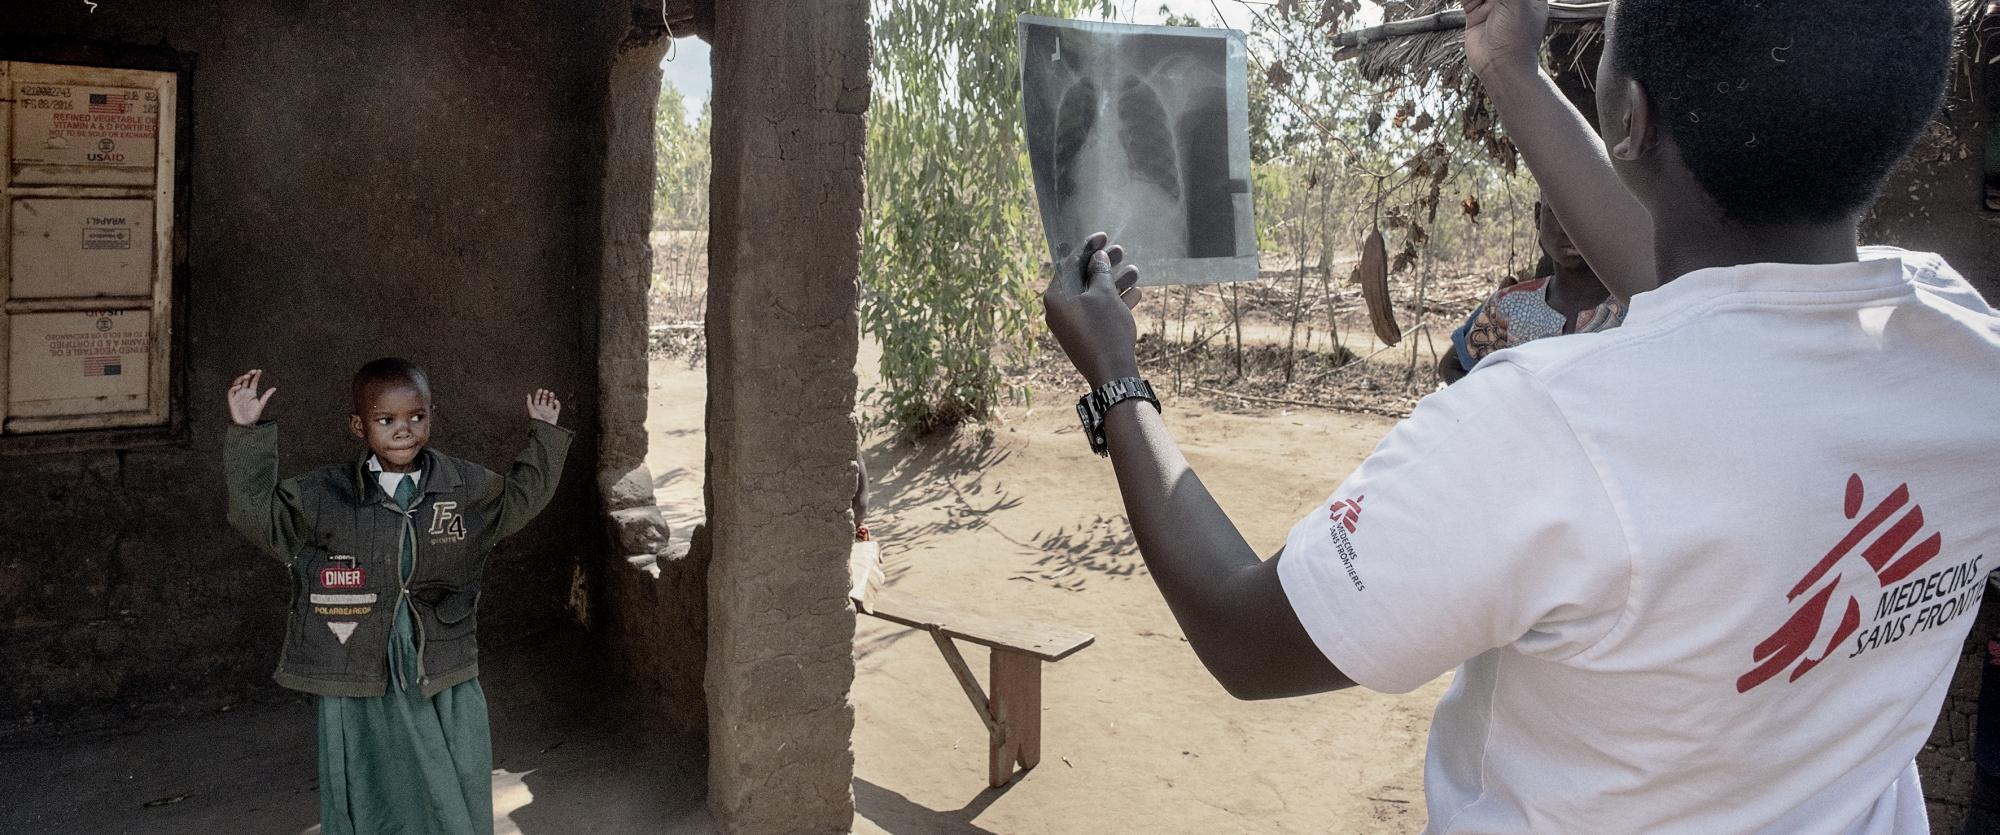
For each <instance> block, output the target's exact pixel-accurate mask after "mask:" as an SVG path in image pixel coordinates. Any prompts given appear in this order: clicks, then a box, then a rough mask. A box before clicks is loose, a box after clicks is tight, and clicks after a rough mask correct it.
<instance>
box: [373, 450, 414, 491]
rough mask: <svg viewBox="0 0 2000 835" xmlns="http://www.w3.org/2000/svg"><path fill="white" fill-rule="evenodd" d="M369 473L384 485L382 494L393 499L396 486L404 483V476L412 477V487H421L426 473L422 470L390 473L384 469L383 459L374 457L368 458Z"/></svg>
mask: <svg viewBox="0 0 2000 835" xmlns="http://www.w3.org/2000/svg"><path fill="white" fill-rule="evenodd" d="M368 471H369V472H371V473H374V474H375V480H376V482H377V483H379V484H381V485H382V492H383V493H385V494H387V495H388V496H389V498H392V499H393V498H395V497H396V485H398V484H401V483H403V476H409V477H410V484H411V485H412V486H421V485H422V484H423V480H422V476H423V474H424V473H423V471H422V470H417V471H414V472H407V473H392V472H388V471H386V470H383V469H382V461H381V459H379V458H376V457H375V456H373V455H370V456H368Z"/></svg>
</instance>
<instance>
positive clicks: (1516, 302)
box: [1451, 277, 1625, 371]
mask: <svg viewBox="0 0 2000 835" xmlns="http://www.w3.org/2000/svg"><path fill="white" fill-rule="evenodd" d="M1551 281H1553V279H1550V278H1547V277H1543V278H1535V279H1530V280H1528V281H1523V282H1520V283H1518V284H1513V285H1509V286H1507V287H1502V288H1500V289H1499V290H1496V291H1494V293H1493V297H1492V298H1490V299H1487V300H1486V301H1485V302H1484V303H1483V304H1481V305H1479V308H1478V309H1476V310H1474V311H1472V315H1471V316H1469V317H1467V318H1466V320H1465V324H1463V325H1460V326H1459V328H1458V330H1456V331H1453V332H1452V335H1451V344H1452V349H1453V350H1455V351H1457V352H1458V361H1459V364H1460V365H1463V366H1465V369H1466V370H1467V371H1470V370H1472V368H1473V367H1474V366H1477V365H1478V364H1479V361H1480V360H1483V359H1485V358H1486V357H1487V356H1488V355H1489V354H1492V353H1494V352H1496V351H1500V350H1504V349H1507V348H1514V347H1517V346H1521V345H1526V344H1528V343H1530V342H1533V341H1535V340H1537V339H1544V338H1547V337H1551V336H1561V335H1563V334H1564V333H1596V332H1598V331H1606V330H1610V329H1612V328H1615V327H1618V323H1619V322H1622V321H1624V320H1625V305H1624V303H1622V302H1620V301H1618V299H1617V298H1616V297H1611V298H1606V299H1605V300H1604V303H1603V304H1600V305H1598V306H1597V307H1595V308H1592V309H1590V310H1586V311H1584V312H1582V313H1580V314H1578V315H1577V317H1576V330H1574V331H1567V330H1565V329H1564V326H1565V325H1567V324H1568V322H1567V320H1566V319H1565V318H1564V317H1563V315H1562V313H1561V312H1559V311H1557V310H1556V309H1555V308H1553V307H1550V306H1549V284H1550V283H1551Z"/></svg>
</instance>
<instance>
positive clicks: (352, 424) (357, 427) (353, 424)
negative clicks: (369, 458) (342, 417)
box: [347, 415, 368, 438]
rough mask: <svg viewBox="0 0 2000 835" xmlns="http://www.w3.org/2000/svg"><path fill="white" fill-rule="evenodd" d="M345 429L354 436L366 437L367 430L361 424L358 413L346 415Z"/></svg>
mask: <svg viewBox="0 0 2000 835" xmlns="http://www.w3.org/2000/svg"><path fill="white" fill-rule="evenodd" d="M347 431H349V432H352V433H354V437H356V438H367V437H368V430H367V429H366V428H365V427H363V426H362V425H361V416H360V415H348V416H347Z"/></svg>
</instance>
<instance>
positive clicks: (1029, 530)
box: [648, 351, 1445, 835]
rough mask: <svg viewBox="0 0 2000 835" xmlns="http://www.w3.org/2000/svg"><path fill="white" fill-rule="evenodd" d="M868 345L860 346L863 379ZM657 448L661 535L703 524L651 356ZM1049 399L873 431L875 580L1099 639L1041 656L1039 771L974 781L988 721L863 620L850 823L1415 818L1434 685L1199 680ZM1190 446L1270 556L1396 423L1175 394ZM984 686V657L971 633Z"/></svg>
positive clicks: (687, 415) (1119, 519) (928, 666)
mask: <svg viewBox="0 0 2000 835" xmlns="http://www.w3.org/2000/svg"><path fill="white" fill-rule="evenodd" d="M873 367H874V360H873V356H872V352H868V351H864V356H863V357H862V362H861V364H860V368H861V370H862V372H863V386H864V387H866V386H868V385H870V384H872V378H873V373H872V372H873ZM653 381H654V392H653V410H652V412H651V415H650V418H649V421H648V422H649V424H651V429H652V430H653V433H654V434H653V437H654V439H655V441H654V446H653V452H652V456H651V459H652V460H651V461H650V463H651V464H652V465H653V467H654V472H655V474H656V475H659V476H660V477H661V481H662V487H661V490H660V499H661V502H662V504H663V505H664V506H665V509H666V510H667V513H668V516H669V518H670V519H671V520H673V522H674V523H675V528H676V534H677V535H681V536H685V535H686V529H687V528H688V527H691V524H690V523H692V522H693V521H695V519H696V518H697V517H698V515H699V500H700V479H699V477H698V473H697V472H696V471H697V470H698V469H699V467H700V461H701V452H700V450H701V439H700V436H699V432H698V431H690V427H695V428H698V427H699V426H700V422H699V421H700V414H701V412H700V398H701V392H702V384H701V376H700V371H699V370H698V369H690V368H688V366H687V363H686V362H684V361H681V360H661V361H656V362H655V363H654V365H653ZM1062 394H1063V393H1062V392H1053V391H1049V392H1037V397H1038V398H1040V399H1042V400H1043V401H1044V402H1045V403H1046V405H1045V406H1044V407H1043V408H1041V409H1039V410H1036V411H1034V412H1033V413H1023V412H1022V411H1020V410H1011V411H1008V412H1006V413H1005V414H1004V415H1003V417H1004V418H1005V420H1004V422H1001V423H996V424H994V425H992V426H991V427H990V428H991V429H992V433H991V439H990V441H982V440H981V438H980V437H979V434H980V433H979V432H977V431H973V432H969V433H964V434H963V435H962V436H960V437H958V438H956V439H952V440H949V441H944V442H935V443H931V444H928V445H922V446H916V445H905V444H896V443H892V442H891V441H890V440H888V439H886V438H883V437H875V438H871V439H870V442H869V444H868V448H867V451H866V455H867V461H868V469H869V472H870V474H871V475H872V477H873V479H874V485H873V489H872V491H871V501H872V504H873V507H874V510H873V513H872V518H871V520H870V522H871V527H872V528H873V530H874V531H875V533H876V537H877V538H878V539H879V540H880V541H881V542H882V546H883V552H884V569H885V572H886V574H887V575H888V578H889V584H890V587H891V588H895V589H897V590H899V591H903V592H907V593H910V594H916V595H921V596H924V597H928V598H931V599H934V600H938V601H942V602H946V603H951V604H955V605H960V606H963V607H964V608H965V609H966V610H968V611H976V612H983V613H991V614H995V615H1009V616H1015V617H1022V618H1028V619H1031V620H1038V621H1044V622H1048V623H1055V624H1062V625H1066V626H1071V627H1075V628H1078V629H1082V630H1085V631H1088V632H1091V633H1093V634H1095V635H1096V636H1097V642H1096V644H1095V645H1093V646H1091V647H1089V648H1087V649H1085V650H1083V651H1082V652H1080V653H1078V654H1076V655H1074V656H1071V657H1070V658H1068V659H1065V660H1063V661H1061V662H1059V663H1056V664H1054V665H1050V666H1048V667H1047V668H1046V669H1045V672H1044V681H1043V687H1044V690H1043V728H1042V733H1043V750H1042V764H1041V766H1040V767H1039V768H1037V769H1035V770H1034V771H1032V772H1030V773H1028V774H1026V775H1024V776H1023V777H1021V778H1019V779H1017V780H1016V782H1015V783H1013V784H1012V785H1010V786H1008V787H1006V788H1004V789H1002V790H998V791H990V790H987V788H986V751H985V748H986V736H985V730H984V728H983V727H982V726H981V725H980V723H979V720H978V718H977V717H976V716H975V714H974V713H973V712H972V708H971V706H970V705H969V704H967V703H966V698H965V695H964V694H963V692H962V691H960V689H959V687H958V685H957V683H956V682H955V680H954V679H953V677H952V674H951V671H950V669H949V668H948V667H947V666H946V665H945V662H944V660H943V658H942V657H941V656H940V655H939V653H938V650H937V648H936V647H935V646H933V645H932V643H931V641H930V640H929V639H928V638H926V637H925V636H924V635H923V634H921V633H918V632H915V631H912V630H908V629H904V628H901V627H898V626H895V625H894V624H890V623H887V622H884V621H880V620H876V619H873V618H863V619H862V622H861V628H860V632H859V635H858V640H857V643H856V647H855V654H856V658H857V661H858V670H857V673H856V678H855V684H854V704H855V710H856V729H855V736H854V748H855V758H856V770H855V774H856V776H855V782H854V793H855V802H856V805H857V807H858V812H859V814H858V816H857V820H856V821H855V831H856V832H864V833H881V832H887V833H897V834H898V835H902V834H903V833H987V832H992V833H1023V834H1024V835H1025V834H1026V833H1074V832H1149V833H1151V832H1158V833H1169V832H1190V833H1195V832H1199V833H1210V832H1352V833H1367V832H1414V831H1416V830H1419V829H1421V828H1422V827H1423V824H1424V811H1423V748H1424V739H1425V734H1426V733H1427V730H1428V727H1429V724H1430V711H1431V707H1432V705H1433V704H1434V703H1435V702H1436V700H1437V697H1438V695H1439V694H1440V693H1441V692H1442V689H1443V685H1444V683H1445V682H1444V681H1439V682H1435V683H1433V684H1431V685H1429V686H1426V687H1424V688H1423V689H1421V690H1419V691H1417V692H1416V693H1412V694H1409V695H1406V696H1399V697H1388V696H1380V695H1375V694H1370V693H1364V692H1348V693H1336V694H1330V695H1326V696H1319V697H1314V698H1307V699H1296V700H1291V701H1283V702H1267V703H1245V702H1237V701H1235V700H1233V699H1231V698H1230V697H1229V696H1228V695H1227V694H1225V693H1224V692H1223V691H1222V688H1221V687H1220V686H1219V685H1216V684H1215V683H1214V682H1213V681H1212V680H1210V679H1209V678H1208V677H1207V674H1206V673H1205V672H1204V671H1203V670H1202V668H1201V665H1200V663H1199V662H1198V661H1196V659H1195V657H1194V654H1193V653H1192V652H1191V651H1190V650H1189V649H1188V648H1187V644H1186V643H1185V641H1184V639H1183V638H1182V637H1181V633H1180V630H1179V628H1178V627H1177V626H1176V625H1175V624H1174V621H1173V618H1172V616H1171V615H1170V614H1169V613H1168V611H1167V608H1166V605H1165V603H1164V602H1162V601H1161V600H1160V598H1159V595H1158V593H1157V592H1156V591H1155V590H1154V587H1153V584H1152V582H1151V580H1150V579H1149V578H1148V577H1147V575H1146V569H1145V566H1144V565H1143V563H1142V562H1141V561H1140V558H1139V554H1138V551H1137V549H1136V548H1135V547H1134V546H1133V543H1132V538H1131V534H1130V529H1129V528H1128V527H1126V525H1125V523H1124V521H1123V514H1124V511H1123V508H1122V506H1121V505H1120V503H1119V499H1118V494H1117V491H1116V487H1115V484H1114V482H1113V479H1112V474H1111V468H1110V466H1109V465H1108V464H1107V463H1106V462H1105V461H1103V460H1100V459H1098V458H1097V457H1095V456H1093V455H1091V454H1090V453H1089V451H1088V449H1087V448H1086V446H1085V444H1084V441H1083V439H1082V437H1081V436H1080V434H1079V432H1078V429H1077V427H1076V425H1075V413H1074V412H1072V411H1071V410H1069V409H1068V408H1067V405H1066V403H1065V398H1064V397H1062ZM1166 405H1167V408H1168V412H1167V414H1168V421H1169V424H1170V425H1171V426H1172V427H1173V429H1174V431H1175V434H1176V435H1177V436H1178V437H1179V439H1180V442H1181V444H1182V445H1183V448H1184V449H1185V450H1186V452H1187V455H1188V458H1189V460H1190V461H1191V462H1192V463H1193V464H1194V466H1195V468H1196V470H1197V472H1199V473H1200V474H1201V475H1202V477H1203V479H1204V481H1205V482H1206V483H1207V484H1208V486H1209V488H1210V489H1211V490H1212V491H1213V492H1214V493H1215V494H1216V495H1217V496H1218V497H1219V498H1220V500H1221V501H1222V503H1223V506H1224V507H1225V508H1226V509H1227V510H1228V511H1229V512H1230V514H1231V516H1232V517H1233V518H1234V519H1235V520H1236V521H1237V523H1238V524H1239V525H1240V526H1241V527H1242V529H1243V532H1244V534H1245V536H1246V538H1248V539H1249V540H1250V543H1251V544H1252V545H1253V546H1255V547H1256V548H1257V549H1258V550H1259V551H1260V552H1264V553H1269V552H1271V551H1275V550H1276V549H1277V548H1278V547H1279V546H1280V545H1282V544H1283V541H1284V537H1285V534H1286V533H1287V532H1288V531H1289V530H1290V528H1291V525H1292V523H1293V522H1294V521H1296V520H1297V519H1298V518H1300V517H1302V516H1304V515H1305V514H1308V513H1311V512H1312V511H1313V509H1314V508H1316V507H1318V505H1319V503H1320V502H1321V501H1323V500H1325V498H1326V497H1327V496H1328V495H1329V494H1331V493H1332V492H1333V488H1334V487H1335V486H1337V485H1338V483H1339V482H1340V480H1341V479H1342V478H1343V477H1345V476H1346V474H1347V473H1348V472H1349V471H1350V470H1352V469H1353V468H1354V466H1355V465H1356V464H1358V463H1359V462H1360V460H1361V459H1362V458H1363V457H1364V456H1365V455H1366V454H1367V453H1368V452H1369V451H1370V450H1372V449H1373V448H1374V446H1375V444H1376V442H1377V441H1379V440H1380V439H1381V437H1382V435H1383V434H1384V433H1385V432H1386V431H1387V430H1388V428H1389V426H1390V425H1391V421H1389V420H1387V419H1384V418H1378V417H1372V416H1354V415H1346V414H1340V413H1336V412H1324V411H1303V412H1290V413H1286V412H1280V411H1276V410H1273V411H1269V412H1267V413H1265V414H1262V415H1255V416H1253V415H1241V414H1227V413H1222V412H1217V411H1214V410H1211V409H1208V408H1205V407H1204V406H1203V405H1201V404H1200V403H1199V402H1197V401H1196V400H1194V399H1192V398H1187V399H1183V400H1181V401H1179V402H1171V401H1170V402H1168V403H1167V404H1166ZM964 652H965V654H966V658H967V661H968V662H970V663H971V665H972V667H973V669H974V670H975V671H977V672H978V674H979V675H980V676H981V677H982V679H983V678H984V676H985V673H986V656H985V652H984V650H983V649H981V648H979V647H972V646H967V647H965V648H964Z"/></svg>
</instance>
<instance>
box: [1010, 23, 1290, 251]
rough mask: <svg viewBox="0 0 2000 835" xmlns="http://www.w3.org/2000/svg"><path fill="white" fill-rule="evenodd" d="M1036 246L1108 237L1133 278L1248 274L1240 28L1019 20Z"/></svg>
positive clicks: (1245, 95) (1251, 240)
mask: <svg viewBox="0 0 2000 835" xmlns="http://www.w3.org/2000/svg"><path fill="white" fill-rule="evenodd" d="M1020 42H1021V107H1022V111H1023V112H1022V116H1023V119H1022V124H1023V126H1024V127H1025V129H1026V131H1027V139H1028V158H1029V161H1030V162H1031V163H1032V164H1033V167H1034V172H1035V196H1036V198H1037V201H1038V202H1039V203H1040V204H1041V212H1042V228H1043V230H1044V231H1045V232H1046V233H1047V235H1048V243H1049V254H1050V257H1051V258H1052V259H1060V258H1062V257H1063V256H1064V255H1065V254H1067V253H1068V252H1069V251H1070V250H1072V249H1074V248H1075V247H1076V246H1077V244H1078V243H1079V242H1081V241H1082V239H1083V238H1084V237H1085V236H1087V235H1089V234H1091V233H1093V232H1099V231H1102V232H1108V233H1110V235H1111V239H1112V241H1114V242H1116V243H1118V244H1120V245H1122V246H1124V247H1125V251H1126V253H1127V254H1128V256H1129V260H1131V262H1132V263H1136V264H1138V265H1139V275H1140V281H1141V283H1144V284H1197V283H1210V282H1221V281H1242V280H1246V279H1253V278H1256V277H1257V234H1256V227H1255V225H1254V216H1253V214H1252V212H1251V198H1250V129H1249V124H1250V119H1249V92H1248V88H1247V86H1246V83H1245V76H1244V54H1245V51H1244V43H1243V34H1242V33H1241V32H1234V31H1226V30H1218V29H1195V28H1186V27H1175V26H1135V25H1130V24H1122V23H1101V22H1096V21H1084V20H1061V19H1056V18H1047V17H1033V16H1025V15H1024V16H1022V17H1021V19H1020Z"/></svg>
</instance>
